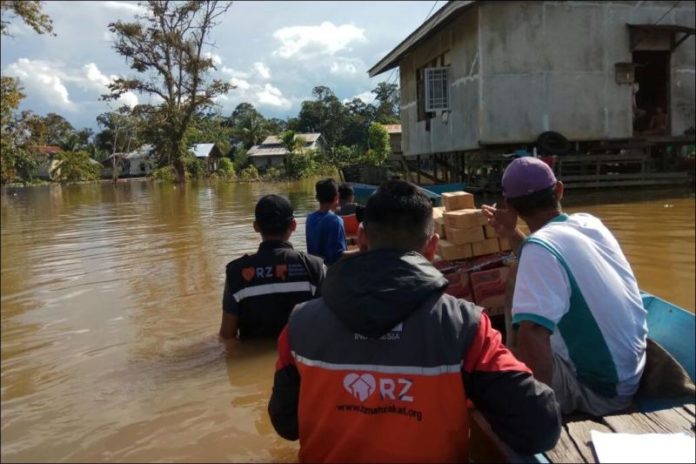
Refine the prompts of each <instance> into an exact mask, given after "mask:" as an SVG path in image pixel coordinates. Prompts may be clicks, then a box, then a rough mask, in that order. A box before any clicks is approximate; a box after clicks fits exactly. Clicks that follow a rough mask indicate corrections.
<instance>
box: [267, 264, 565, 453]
mask: <svg viewBox="0 0 696 464" xmlns="http://www.w3.org/2000/svg"><path fill="white" fill-rule="evenodd" d="M446 286H447V279H445V278H444V277H443V276H442V274H440V272H439V271H437V270H436V269H435V268H434V267H433V266H432V265H431V264H430V263H429V262H428V261H427V260H426V259H425V258H424V257H423V256H421V255H419V254H418V253H413V252H401V251H396V250H376V251H371V252H367V253H364V254H359V255H356V256H353V257H349V258H346V259H344V260H341V261H339V262H338V263H337V264H335V265H334V266H333V267H331V268H330V269H329V272H328V274H327V277H326V280H325V282H324V285H323V286H322V295H323V296H322V298H320V299H318V300H313V301H310V302H307V303H304V304H302V305H300V306H298V307H297V308H296V309H295V310H294V311H293V313H292V314H291V316H290V319H289V321H288V325H287V327H286V328H285V329H284V330H283V332H282V333H281V335H280V337H279V340H278V350H279V358H278V362H277V364H276V374H275V379H274V386H273V393H272V396H271V400H270V403H269V407H268V409H269V414H270V416H271V421H272V423H273V426H274V427H275V429H276V431H277V432H278V434H279V435H281V436H282V437H284V438H286V439H288V440H297V439H298V438H299V439H300V456H299V457H300V460H301V461H303V462H313V461H343V462H356V461H370V462H376V461H389V462H397V461H408V462H417V461H438V462H446V461H449V462H452V461H466V460H467V459H468V436H469V425H468V417H467V402H468V400H471V401H472V402H473V403H474V404H475V406H476V407H477V408H478V409H479V410H480V411H481V412H482V413H483V414H484V416H485V417H486V418H487V419H488V421H489V422H490V424H491V426H492V428H493V430H494V431H495V432H497V434H498V435H499V436H500V437H501V438H502V439H503V440H504V441H505V442H506V443H508V445H509V446H511V447H512V448H513V449H515V450H516V451H518V452H523V453H535V452H540V451H543V450H547V449H550V448H551V447H552V446H553V445H554V444H555V443H556V441H557V439H558V437H559V434H560V426H561V422H560V413H559V410H558V405H557V403H556V400H555V397H554V395H553V392H552V391H551V390H550V389H549V388H548V387H546V386H545V385H544V384H542V383H540V382H537V381H536V380H535V379H534V378H533V377H532V375H531V373H530V371H529V369H528V368H527V367H526V366H525V365H524V364H522V363H521V362H520V361H518V360H517V359H516V358H515V357H514V356H513V355H512V354H511V353H510V352H509V351H508V350H507V349H506V348H505V347H504V346H503V344H502V342H501V337H500V333H499V332H497V331H496V330H494V329H493V328H492V327H491V325H490V321H489V319H488V317H487V316H486V315H485V314H482V313H481V311H480V308H478V307H476V306H474V305H473V304H472V303H469V302H467V301H464V300H458V299H456V298H454V297H452V296H450V295H446V294H443V291H444V289H445V287H446Z"/></svg>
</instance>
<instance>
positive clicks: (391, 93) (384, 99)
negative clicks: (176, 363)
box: [372, 82, 400, 124]
mask: <svg viewBox="0 0 696 464" xmlns="http://www.w3.org/2000/svg"><path fill="white" fill-rule="evenodd" d="M372 93H373V94H375V100H376V101H377V110H376V114H375V120H376V121H377V122H379V123H382V124H399V122H400V121H399V86H398V85H396V84H387V83H386V82H380V83H379V84H377V87H376V88H374V89H373V90H372Z"/></svg>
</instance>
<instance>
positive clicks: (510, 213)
mask: <svg viewBox="0 0 696 464" xmlns="http://www.w3.org/2000/svg"><path fill="white" fill-rule="evenodd" d="M481 210H482V211H483V214H484V216H486V217H487V218H488V225H490V226H491V227H493V228H494V229H495V232H496V233H497V234H498V235H499V236H501V237H503V238H507V239H511V238H512V237H513V235H514V234H515V231H516V230H517V213H516V212H515V211H514V210H511V209H498V208H496V207H495V205H493V206H489V205H482V206H481Z"/></svg>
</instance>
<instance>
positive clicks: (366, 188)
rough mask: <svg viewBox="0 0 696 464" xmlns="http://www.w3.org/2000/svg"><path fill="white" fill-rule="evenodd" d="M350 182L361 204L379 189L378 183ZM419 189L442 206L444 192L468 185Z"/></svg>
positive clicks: (437, 204)
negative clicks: (441, 196) (441, 197)
mask: <svg viewBox="0 0 696 464" xmlns="http://www.w3.org/2000/svg"><path fill="white" fill-rule="evenodd" d="M349 184H350V185H351V186H352V187H353V191H354V192H355V201H356V202H358V203H361V204H365V203H366V202H367V199H368V198H370V195H372V193H373V192H374V191H375V190H377V185H371V184H361V183H357V182H349ZM418 189H420V190H421V191H422V192H423V193H425V194H426V195H427V196H428V198H430V200H431V201H432V202H433V206H440V203H441V199H440V195H441V194H442V193H444V192H457V191H461V190H466V186H465V184H463V183H454V184H437V185H427V186H418Z"/></svg>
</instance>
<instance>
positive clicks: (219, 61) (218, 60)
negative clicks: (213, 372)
mask: <svg viewBox="0 0 696 464" xmlns="http://www.w3.org/2000/svg"><path fill="white" fill-rule="evenodd" d="M203 56H204V57H205V58H210V59H212V60H213V64H214V65H215V66H216V67H217V66H220V65H221V64H222V58H220V55H218V54H217V53H211V52H205V53H203Z"/></svg>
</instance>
